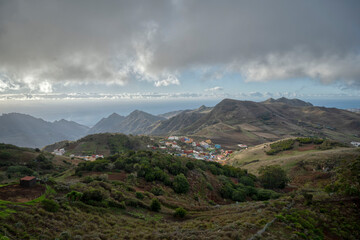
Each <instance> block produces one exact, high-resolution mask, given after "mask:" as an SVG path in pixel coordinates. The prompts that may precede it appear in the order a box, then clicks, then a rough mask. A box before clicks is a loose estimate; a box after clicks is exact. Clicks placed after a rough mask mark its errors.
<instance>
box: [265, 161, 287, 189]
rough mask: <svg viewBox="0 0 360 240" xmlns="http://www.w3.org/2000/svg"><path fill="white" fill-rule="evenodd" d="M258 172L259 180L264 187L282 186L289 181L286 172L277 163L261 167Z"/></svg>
mask: <svg viewBox="0 0 360 240" xmlns="http://www.w3.org/2000/svg"><path fill="white" fill-rule="evenodd" d="M259 174H260V176H259V180H260V182H261V184H262V185H263V186H264V188H271V189H274V188H284V187H285V186H286V184H287V183H288V182H289V179H288V178H287V176H286V172H285V171H284V170H283V169H282V168H281V167H280V166H279V165H273V166H266V167H261V168H260V170H259Z"/></svg>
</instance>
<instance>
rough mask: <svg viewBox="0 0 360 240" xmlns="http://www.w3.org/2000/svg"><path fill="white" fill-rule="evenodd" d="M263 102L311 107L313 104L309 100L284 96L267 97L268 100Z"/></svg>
mask: <svg viewBox="0 0 360 240" xmlns="http://www.w3.org/2000/svg"><path fill="white" fill-rule="evenodd" d="M264 103H270V104H271V103H283V104H286V105H289V106H293V107H312V106H313V105H312V104H311V103H309V102H304V101H302V100H300V99H288V98H285V97H282V98H279V99H273V98H269V99H268V100H266V101H264Z"/></svg>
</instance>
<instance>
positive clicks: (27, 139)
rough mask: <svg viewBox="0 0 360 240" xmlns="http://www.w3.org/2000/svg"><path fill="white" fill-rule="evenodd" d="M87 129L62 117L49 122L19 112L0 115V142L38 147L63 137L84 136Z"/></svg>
mask: <svg viewBox="0 0 360 240" xmlns="http://www.w3.org/2000/svg"><path fill="white" fill-rule="evenodd" d="M88 129H89V128H88V127H86V126H83V125H80V124H78V123H75V122H72V121H67V120H64V119H63V120H60V121H55V122H54V123H51V122H47V121H44V120H43V119H41V118H35V117H32V116H30V115H26V114H20V113H9V114H3V115H1V116H0V142H4V143H10V144H15V145H17V146H22V147H39V148H40V147H43V146H45V145H48V144H51V143H54V142H58V141H62V140H65V139H66V140H75V139H77V138H80V137H82V136H84V135H85V134H86V133H87V131H88Z"/></svg>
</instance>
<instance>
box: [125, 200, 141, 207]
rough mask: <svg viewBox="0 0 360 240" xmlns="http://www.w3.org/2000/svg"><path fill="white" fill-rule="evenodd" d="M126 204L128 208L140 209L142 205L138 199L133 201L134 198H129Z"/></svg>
mask: <svg viewBox="0 0 360 240" xmlns="http://www.w3.org/2000/svg"><path fill="white" fill-rule="evenodd" d="M125 204H126V206H129V207H135V208H136V207H138V206H139V205H140V204H139V200H137V199H133V198H128V199H126V200H125Z"/></svg>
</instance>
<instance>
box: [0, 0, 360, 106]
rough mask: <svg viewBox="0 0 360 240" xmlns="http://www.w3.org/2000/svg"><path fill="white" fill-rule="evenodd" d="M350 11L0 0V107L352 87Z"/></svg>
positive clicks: (359, 70)
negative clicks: (37, 101)
mask: <svg viewBox="0 0 360 240" xmlns="http://www.w3.org/2000/svg"><path fill="white" fill-rule="evenodd" d="M359 13H360V1H359V0H353V1H351V0H342V1H339V0H301V1H288V0H271V1H269V0H257V1H254V0H249V1H240V0H234V1H227V0H224V1H218V0H215V1H212V0H194V1H190V0H189V1H185V0H184V1H183V0H173V1H169V0H164V1H160V0H159V1H157V0H144V1H140V0H129V1H120V0H114V1H111V0H103V1H98V0H61V1H60V0H22V1H21V0H0V102H1V103H0V107H1V106H5V105H6V104H7V101H10V100H11V101H14V100H16V101H34V99H46V100H51V99H53V100H54V99H57V101H59V100H60V99H62V100H63V101H69V100H70V99H77V98H82V99H86V98H92V99H94V98H95V99H96V98H98V99H99V100H101V99H103V98H104V96H105V98H116V99H121V98H126V99H129V98H130V99H131V98H132V97H133V96H135V98H143V99H150V98H151V99H152V98H155V99H159V95H161V99H169V98H175V99H178V98H189V97H193V98H199V97H201V98H222V97H239V96H240V97H241V96H242V98H250V99H251V98H254V97H260V98H267V97H277V96H287V97H298V98H340V99H342V98H355V99H360V14H359ZM74 96H76V97H75V98H74ZM129 96H130V97H129ZM9 99H10V100H9Z"/></svg>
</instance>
